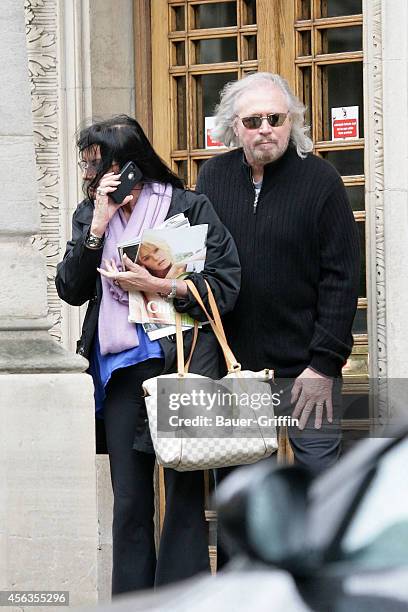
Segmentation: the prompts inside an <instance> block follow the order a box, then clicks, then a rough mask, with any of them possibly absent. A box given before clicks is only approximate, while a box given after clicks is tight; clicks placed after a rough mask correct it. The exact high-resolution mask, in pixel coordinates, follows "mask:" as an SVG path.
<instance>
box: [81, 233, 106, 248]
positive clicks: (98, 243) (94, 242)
mask: <svg viewBox="0 0 408 612" xmlns="http://www.w3.org/2000/svg"><path fill="white" fill-rule="evenodd" d="M102 245H103V237H102V238H101V237H100V236H96V235H95V234H92V232H89V234H88V236H87V238H86V240H85V246H87V247H88V249H100V248H101V247H102Z"/></svg>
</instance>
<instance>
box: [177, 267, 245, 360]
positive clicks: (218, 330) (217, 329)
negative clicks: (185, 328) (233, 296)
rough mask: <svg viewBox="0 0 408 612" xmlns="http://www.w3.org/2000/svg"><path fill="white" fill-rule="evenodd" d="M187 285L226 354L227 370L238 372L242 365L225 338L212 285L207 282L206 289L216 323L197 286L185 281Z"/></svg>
mask: <svg viewBox="0 0 408 612" xmlns="http://www.w3.org/2000/svg"><path fill="white" fill-rule="evenodd" d="M184 282H185V283H187V286H188V288H189V289H190V291H191V293H192V294H193V296H194V297H195V299H196V300H197V302H198V304H199V305H200V306H201V308H202V309H203V311H204V313H205V315H206V317H207V319H208V321H209V323H210V325H211V328H212V330H213V332H214V335H215V337H216V338H217V340H218V342H219V344H220V346H221V349H222V352H223V354H224V359H225V363H226V364H227V368H228V372H237V371H239V370H240V369H241V366H240V364H239V363H238V362H237V360H236V359H235V355H234V353H233V352H232V351H231V349H230V347H229V346H228V342H227V340H226V337H225V332H224V328H223V325H222V322H221V317H220V314H219V311H218V307H217V305H216V302H215V298H214V295H213V293H212V290H211V287H210V285H209V284H208V283H207V281H206V287H207V291H208V296H209V302H210V307H211V310H212V311H213V308H214V318H215V319H216V321H215V320H214V319H213V318H212V316H211V315H210V314H209V313H208V311H207V308H206V307H205V305H204V302H203V300H202V298H201V295H200V294H199V292H198V290H197V288H196V286H195V285H194V283H193V282H192V281H190V280H188V279H185V281H184Z"/></svg>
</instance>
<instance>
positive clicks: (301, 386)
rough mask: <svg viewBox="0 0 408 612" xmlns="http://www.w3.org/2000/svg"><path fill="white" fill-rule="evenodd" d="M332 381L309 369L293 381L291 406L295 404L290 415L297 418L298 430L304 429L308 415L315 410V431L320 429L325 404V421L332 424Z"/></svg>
mask: <svg viewBox="0 0 408 612" xmlns="http://www.w3.org/2000/svg"><path fill="white" fill-rule="evenodd" d="M332 388H333V379H332V378H327V376H323V375H322V374H318V373H317V372H315V371H314V370H312V369H311V368H306V369H305V370H303V372H302V373H301V374H300V375H299V376H298V377H297V379H296V380H295V384H294V385H293V387H292V396H291V401H292V404H293V403H295V402H296V406H295V409H294V411H293V413H292V417H293V418H299V417H300V421H299V429H304V428H305V427H306V423H307V421H308V419H309V416H310V414H311V413H312V411H313V410H314V409H315V408H316V415H315V424H314V426H315V429H320V428H321V426H322V420H323V410H324V405H325V404H326V411H327V420H328V422H329V423H332V422H333V404H332Z"/></svg>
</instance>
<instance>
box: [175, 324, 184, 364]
mask: <svg viewBox="0 0 408 612" xmlns="http://www.w3.org/2000/svg"><path fill="white" fill-rule="evenodd" d="M176 347H177V372H178V373H179V374H180V376H184V374H185V369H184V346H183V332H182V330H181V314H180V313H179V312H176Z"/></svg>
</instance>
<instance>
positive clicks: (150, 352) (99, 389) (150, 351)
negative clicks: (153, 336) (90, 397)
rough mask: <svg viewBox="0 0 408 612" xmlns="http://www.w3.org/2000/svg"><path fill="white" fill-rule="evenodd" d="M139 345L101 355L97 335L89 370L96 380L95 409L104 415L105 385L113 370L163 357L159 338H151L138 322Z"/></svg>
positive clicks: (100, 415)
mask: <svg viewBox="0 0 408 612" xmlns="http://www.w3.org/2000/svg"><path fill="white" fill-rule="evenodd" d="M135 329H137V335H138V337H139V346H136V347H135V348H132V349H127V350H126V351H121V352H120V353H108V354H107V355H101V349H100V346H99V337H98V334H96V336H95V342H94V345H93V350H92V352H91V355H90V359H89V372H90V374H91V376H92V378H93V382H94V387H95V391H94V397H95V411H96V413H97V416H99V417H103V402H104V399H105V397H106V393H105V387H106V385H107V384H108V382H109V381H110V378H111V376H112V372H114V371H115V370H119V368H126V367H128V366H131V365H135V364H136V363H140V362H142V361H146V360H147V359H157V358H163V357H164V353H163V349H162V347H161V346H160V342H159V341H158V340H150V339H149V336H148V335H147V334H146V332H145V331H144V329H143V327H142V325H140V324H139V323H136V328H135Z"/></svg>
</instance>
